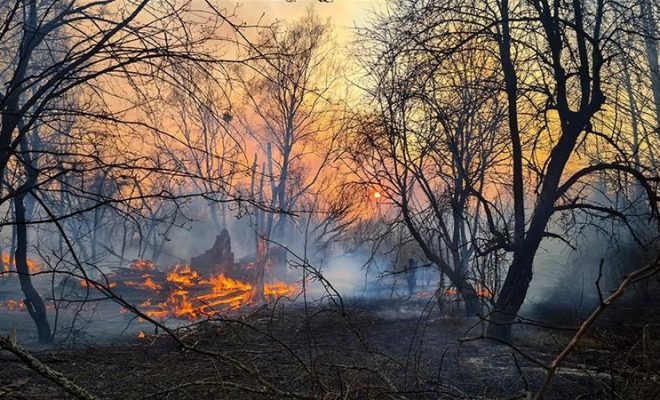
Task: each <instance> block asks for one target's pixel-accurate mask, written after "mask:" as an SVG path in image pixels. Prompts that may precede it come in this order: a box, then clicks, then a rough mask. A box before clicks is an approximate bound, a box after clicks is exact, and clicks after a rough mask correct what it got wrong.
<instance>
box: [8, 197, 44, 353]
mask: <svg viewBox="0 0 660 400" xmlns="http://www.w3.org/2000/svg"><path fill="white" fill-rule="evenodd" d="M25 196H26V195H25V193H21V194H18V195H16V197H15V198H14V212H15V221H16V254H15V259H16V271H17V272H18V278H19V281H20V283H21V290H23V294H24V295H25V300H23V302H24V303H25V306H26V308H27V310H28V313H29V314H30V317H32V320H34V323H35V324H36V326H37V333H38V335H39V342H40V343H46V344H48V343H51V342H52V337H51V331H50V324H49V323H48V317H47V315H46V306H45V304H44V301H43V300H42V299H41V296H40V295H39V292H37V290H36V289H35V288H34V286H33V285H32V278H31V277H30V271H29V269H28V262H27V224H26V219H25V205H24V203H23V202H24V199H25Z"/></svg>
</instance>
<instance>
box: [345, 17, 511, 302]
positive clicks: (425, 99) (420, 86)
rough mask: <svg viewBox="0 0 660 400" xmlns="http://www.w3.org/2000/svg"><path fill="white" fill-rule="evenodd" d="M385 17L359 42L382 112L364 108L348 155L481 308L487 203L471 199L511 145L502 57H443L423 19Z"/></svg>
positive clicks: (482, 52) (371, 95)
mask: <svg viewBox="0 0 660 400" xmlns="http://www.w3.org/2000/svg"><path fill="white" fill-rule="evenodd" d="M380 18H381V20H380V23H379V24H378V25H376V26H375V27H373V28H372V29H369V30H367V31H366V32H364V34H363V35H362V36H363V37H365V38H367V41H366V42H365V43H364V44H363V45H362V46H361V47H360V51H361V53H362V56H361V57H363V60H362V63H363V65H364V66H365V69H366V72H367V73H368V75H369V76H371V77H373V82H371V83H370V85H369V86H368V88H367V91H368V92H367V98H368V99H369V100H370V104H369V107H371V108H372V110H373V111H367V112H365V113H363V114H358V115H356V120H357V122H356V126H357V129H356V133H355V134H354V139H355V140H354V141H351V142H350V144H349V146H350V147H349V148H348V149H347V151H346V153H347V154H349V155H350V158H351V161H352V162H353V163H354V165H355V166H356V170H357V175H358V176H359V180H360V182H361V183H362V184H363V185H366V186H367V187H370V188H371V189H370V190H377V191H379V193H380V195H381V196H382V197H383V201H386V202H387V203H389V204H388V205H389V206H391V207H392V213H391V214H392V216H390V217H389V218H390V219H391V223H396V224H400V225H403V226H405V228H406V229H407V230H408V231H409V232H410V235H411V236H412V237H413V238H414V240H415V241H416V243H417V244H418V245H419V246H420V248H421V249H422V251H423V253H424V256H425V257H426V258H427V259H428V260H430V261H431V262H433V263H434V264H435V265H437V266H438V268H439V270H440V273H442V274H444V275H446V276H448V277H449V279H450V281H451V283H452V285H454V286H455V287H456V288H457V289H458V290H459V292H460V293H461V296H462V297H463V299H464V300H465V303H466V312H467V313H468V314H469V315H473V314H475V313H476V312H477V311H478V310H479V307H478V302H479V300H478V297H477V292H476V290H475V285H474V280H473V277H472V276H471V274H472V272H471V264H472V263H473V260H474V256H475V255H476V254H475V250H476V242H477V239H478V238H480V237H481V236H482V234H481V233H480V229H479V227H480V222H479V221H480V220H481V215H480V214H481V213H482V211H483V209H482V208H481V206H479V204H478V202H475V201H473V200H471V198H472V192H473V191H474V190H475V189H476V190H482V189H483V188H484V186H485V185H487V184H488V182H489V179H490V176H489V175H488V174H487V171H492V170H496V169H497V168H498V166H497V163H498V162H499V157H500V152H501V151H502V148H503V135H502V132H501V126H502V122H503V116H504V109H503V107H502V106H501V102H500V98H499V95H498V90H499V84H500V83H499V82H500V81H499V79H498V76H497V73H496V71H494V70H492V69H490V68H488V67H485V66H488V65H489V64H492V63H493V59H492V57H491V56H489V53H488V51H489V49H488V48H481V49H473V51H472V52H461V53H456V54H454V55H452V56H449V57H445V58H444V59H442V60H440V59H439V57H438V55H437V54H436V53H435V52H434V51H433V50H430V49H432V48H434V46H435V45H436V43H433V40H434V39H433V38H434V37H435V32H434V31H432V30H430V31H426V32H424V29H423V28H422V26H424V25H423V19H422V20H418V19H415V18H413V19H409V18H403V17H401V18H399V16H397V15H396V14H390V15H384V16H381V17H380ZM420 18H423V17H420ZM416 40H421V41H424V40H427V41H428V43H426V45H427V46H426V47H425V46H418V44H417V42H416ZM374 45H375V46H374ZM373 48H376V50H375V51H374V50H371V49H373ZM477 68H480V69H481V70H480V75H481V77H480V76H479V75H478V74H474V73H473V71H474V70H475V69H477ZM443 249H446V250H447V252H444V251H443Z"/></svg>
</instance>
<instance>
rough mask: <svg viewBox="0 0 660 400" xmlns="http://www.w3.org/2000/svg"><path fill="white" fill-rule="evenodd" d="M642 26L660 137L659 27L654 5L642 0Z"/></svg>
mask: <svg viewBox="0 0 660 400" xmlns="http://www.w3.org/2000/svg"><path fill="white" fill-rule="evenodd" d="M640 4H641V9H642V26H643V28H644V45H645V47H646V60H647V62H648V64H649V72H650V77H651V89H652V91H653V102H654V103H655V118H656V119H655V129H657V130H658V135H659V136H660V65H659V63H658V43H657V38H658V26H657V24H656V22H655V19H654V17H653V12H654V11H655V10H654V9H653V3H652V2H651V1H650V0H641V2H640Z"/></svg>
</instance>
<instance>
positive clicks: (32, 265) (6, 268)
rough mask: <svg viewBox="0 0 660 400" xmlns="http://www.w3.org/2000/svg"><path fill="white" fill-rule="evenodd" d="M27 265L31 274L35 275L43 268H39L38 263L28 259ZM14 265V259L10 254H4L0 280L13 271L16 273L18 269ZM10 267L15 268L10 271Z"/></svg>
mask: <svg viewBox="0 0 660 400" xmlns="http://www.w3.org/2000/svg"><path fill="white" fill-rule="evenodd" d="M27 264H28V270H29V271H30V273H32V274H34V273H37V272H39V271H41V268H39V264H37V262H36V261H34V260H32V259H30V258H28V260H27ZM14 265H15V262H14V258H13V257H11V256H10V255H9V254H8V253H2V268H1V269H0V279H2V278H3V277H6V276H7V275H9V273H10V272H11V271H14V272H15V271H16V267H15V266H14ZM10 266H13V267H12V268H11V269H10Z"/></svg>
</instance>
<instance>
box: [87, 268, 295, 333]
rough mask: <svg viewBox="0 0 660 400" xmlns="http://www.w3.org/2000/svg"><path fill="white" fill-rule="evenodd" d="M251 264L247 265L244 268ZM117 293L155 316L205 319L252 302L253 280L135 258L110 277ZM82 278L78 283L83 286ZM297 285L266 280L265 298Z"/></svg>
mask: <svg viewBox="0 0 660 400" xmlns="http://www.w3.org/2000/svg"><path fill="white" fill-rule="evenodd" d="M249 267H250V265H246V266H245V268H246V269H248V270H249V269H250V268H249ZM109 279H110V281H111V284H110V286H111V287H116V288H117V290H118V293H121V294H122V295H130V297H133V298H135V299H136V300H137V301H136V303H138V304H139V308H141V309H142V310H143V311H144V312H145V314H146V315H148V316H149V317H151V318H156V319H168V318H178V319H188V320H196V319H200V318H208V317H212V316H214V315H219V314H222V313H226V312H228V311H235V310H239V309H240V308H241V307H243V306H247V305H251V304H255V301H254V300H253V297H254V293H255V288H254V285H253V284H252V283H248V282H245V281H243V280H240V279H236V278H232V277H230V276H227V275H226V274H224V273H218V274H215V275H211V276H209V277H208V278H205V277H203V276H202V274H201V273H200V272H198V271H197V270H195V269H194V268H193V267H192V266H190V265H180V264H177V265H175V266H173V267H172V269H171V270H170V271H169V272H168V273H166V274H165V273H163V272H161V271H159V270H158V268H157V267H156V266H155V265H154V264H153V263H152V262H150V261H145V260H134V261H133V262H132V263H131V267H130V268H128V269H126V268H124V269H121V270H118V271H116V272H115V273H113V274H112V275H110V276H109ZM85 284H86V283H85V281H81V285H83V286H85ZM297 291H298V287H297V286H296V285H294V284H287V283H284V282H281V281H273V282H270V283H265V284H264V288H263V293H264V298H265V300H270V299H276V298H279V297H287V296H291V295H293V294H295V293H296V292H297Z"/></svg>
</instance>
